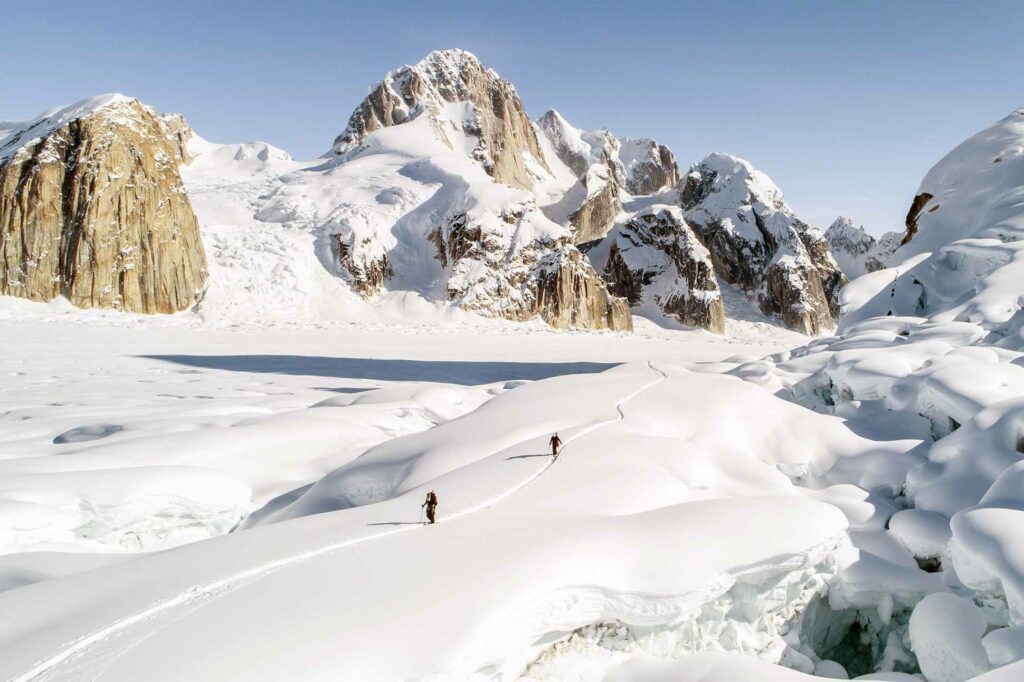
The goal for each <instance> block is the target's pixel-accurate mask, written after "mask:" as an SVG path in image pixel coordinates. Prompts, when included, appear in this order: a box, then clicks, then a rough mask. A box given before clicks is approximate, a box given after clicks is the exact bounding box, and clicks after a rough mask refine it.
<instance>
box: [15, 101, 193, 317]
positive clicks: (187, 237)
mask: <svg viewBox="0 0 1024 682" xmlns="http://www.w3.org/2000/svg"><path fill="white" fill-rule="evenodd" d="M190 134H191V133H190V131H189V129H188V126H187V124H186V123H185V122H184V119H183V118H181V117H180V116H178V117H175V116H170V117H165V118H163V119H161V118H159V117H157V116H156V114H155V112H154V111H153V110H152V109H150V108H149V107H146V106H144V105H142V104H140V103H139V102H138V101H137V100H134V99H129V98H126V97H123V96H120V95H111V96H101V97H98V98H92V99H90V100H84V101H82V102H79V103H77V104H75V105H72V106H70V107H66V108H64V109H61V110H57V111H54V112H50V113H48V114H46V115H44V116H42V117H40V118H39V119H37V120H35V121H32V122H30V123H26V124H24V125H23V126H20V127H16V128H13V129H11V130H10V131H8V134H7V135H6V137H5V138H4V139H3V140H2V142H0V144H2V146H0V293H3V294H7V295H12V296H20V297H23V298H29V299H33V300H38V301H47V300H50V299H52V298H54V297H56V296H59V295H63V296H66V297H67V298H68V299H69V300H70V301H71V303H73V304H74V305H76V306H80V307H100V308H115V309H119V310H125V311H132V312H141V313H171V312H175V311H178V310H183V309H185V308H188V307H189V306H191V305H192V304H193V303H195V302H196V300H197V299H198V297H199V296H200V295H201V293H202V291H203V286H204V283H205V280H206V258H205V254H204V252H203V245H202V242H201V240H200V237H199V228H198V224H197V222H196V217H195V215H194V213H193V212H192V207H191V205H190V203H189V200H188V196H187V195H186V194H185V190H184V188H183V186H182V182H181V178H180V176H179V175H178V163H179V162H181V161H183V160H185V159H186V158H187V152H186V151H185V142H187V140H188V137H189V135H190Z"/></svg>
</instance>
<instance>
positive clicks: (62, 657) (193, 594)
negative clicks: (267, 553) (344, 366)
mask: <svg viewBox="0 0 1024 682" xmlns="http://www.w3.org/2000/svg"><path fill="white" fill-rule="evenodd" d="M647 365H648V367H650V368H651V369H652V370H654V371H655V372H657V373H658V374H659V375H660V376H659V377H658V378H656V379H654V380H653V381H650V382H648V383H646V384H644V385H643V386H641V387H640V388H638V389H637V390H635V391H633V392H632V393H630V394H629V395H627V396H626V397H624V398H622V399H621V400H619V401H618V402H617V403H616V404H615V411H616V412H617V413H618V415H617V416H616V417H614V418H612V419H607V420H605V421H602V422H597V423H596V424H592V425H591V426H588V427H587V428H585V429H583V430H582V431H580V432H578V433H576V434H574V435H572V436H570V437H569V438H567V439H566V440H565V442H564V443H563V444H562V448H561V450H560V451H559V457H561V456H562V454H564V452H565V450H566V449H567V448H568V447H569V446H570V445H571V444H572V442H573V441H575V440H576V439H578V438H582V437H583V436H585V435H587V434H589V433H591V432H593V431H595V430H597V429H600V428H604V427H605V426H609V425H611V424H615V423H618V422H621V421H622V420H624V419H625V418H626V414H625V412H624V411H623V409H622V408H623V406H624V405H625V404H626V403H628V402H629V401H630V400H632V399H633V398H635V397H637V396H638V395H640V394H642V393H643V392H645V391H647V390H648V389H650V388H653V387H654V386H656V385H657V384H660V383H661V382H663V381H665V380H666V379H668V375H667V374H666V373H665V372H664V371H662V370H661V369H659V368H657V367H656V366H655V365H654V363H653V362H650V361H648V363H647ZM556 461H557V460H556V459H554V458H552V459H548V460H547V461H546V462H545V463H544V465H543V466H541V467H540V468H538V469H537V471H535V472H534V473H533V475H531V476H529V477H528V478H526V479H524V480H523V481H521V482H520V483H519V484H518V485H516V486H514V487H512V488H509V489H508V490H506V491H504V492H502V493H500V494H498V495H496V496H495V497H492V498H491V499H489V500H485V501H484V502H481V503H480V504H478V505H475V506H472V507H467V508H465V509H462V510H461V511H458V512H455V513H454V514H451V515H448V516H445V517H444V518H441V519H439V520H438V521H437V523H438V524H440V523H448V522H451V521H456V520H458V519H460V518H463V517H466V516H470V515H473V514H477V513H479V512H481V511H485V510H487V509H490V508H491V507H493V506H494V505H496V504H498V503H500V502H502V501H504V500H507V499H508V498H510V497H512V496H513V495H515V494H516V493H518V492H519V491H520V490H522V489H523V488H525V487H526V486H528V485H529V484H530V483H532V482H533V481H535V480H537V479H538V478H540V477H541V476H542V475H543V474H544V472H546V471H547V470H548V469H550V468H551V466H552V465H554V463H555V462H556ZM419 528H421V526H418V525H417V526H409V527H405V528H397V529H394V530H389V531H383V532H380V533H375V534H373V535H366V536H362V537H358V538H352V539H349V540H345V541H343V542H338V543H334V544H330V545H324V546H322V547H319V548H317V549H314V550H311V551H309V552H304V553H302V554H295V555H292V556H289V557H284V558H282V559H277V560H275V561H271V562H268V563H265V564H260V565H259V566H254V567H253V568H250V569H248V570H245V571H240V572H238V573H234V574H232V575H229V576H225V577H223V578H220V579H219V580H214V581H211V582H208V583H205V584H202V585H195V586H193V587H191V588H189V589H188V590H185V591H184V592H181V593H179V594H178V595H176V596H174V597H171V598H170V599H165V600H163V601H160V602H157V603H156V604H153V605H152V606H150V607H149V608H147V609H144V610H142V611H139V612H137V613H135V614H133V615H131V616H128V617H127V618H123V619H121V620H118V621H115V622H114V623H111V624H110V625H108V626H106V627H104V628H102V629H100V630H97V631H95V632H92V633H90V634H88V635H85V636H83V637H81V638H79V639H77V640H75V641H74V642H71V643H70V644H68V645H66V646H65V647H64V648H63V649H62V650H61V651H59V652H58V653H56V654H54V655H53V656H51V657H49V658H47V659H44V660H42V661H40V662H39V663H37V664H36V665H35V666H34V667H33V668H32V669H30V670H29V671H28V672H26V673H24V674H22V675H20V676H18V677H14V678H11V680H10V682H30V681H31V680H46V679H52V678H53V675H54V674H55V673H59V672H60V671H59V670H55V668H56V667H57V666H60V665H61V664H64V663H69V662H72V661H74V660H75V659H78V658H80V657H81V656H82V655H83V654H85V653H86V652H88V650H89V649H90V647H92V646H94V645H96V644H99V643H101V642H103V641H105V640H107V639H109V638H111V637H115V636H120V635H121V634H122V633H123V632H124V631H126V630H128V629H129V628H131V627H132V626H134V625H137V624H139V623H143V622H146V621H149V620H152V619H154V618H156V617H158V616H159V615H161V614H163V613H164V612H166V611H169V610H171V609H173V608H176V607H179V606H186V605H190V604H193V603H194V602H196V601H198V600H201V599H206V598H211V597H215V596H216V595H217V594H218V593H221V592H223V591H225V590H227V589H229V588H231V587H239V586H241V585H243V584H245V583H247V582H250V581H252V580H257V579H259V578H262V577H264V576H267V575H270V574H272V573H275V572H277V571H279V570H281V569H284V568H287V567H289V566H293V565H295V564H299V563H302V562H304V561H307V560H309V559H313V558H315V557H319V556H323V555H325V554H330V553H333V552H337V551H340V550H343V549H348V548H350V547H354V546H356V545H361V544H364V543H367V542H371V541H374V540H380V539H383V538H385V537H390V536H392V535H397V534H399V533H407V532H409V531H412V530H417V529H419ZM115 658H116V657H115ZM109 664H110V663H108V664H107V665H109ZM107 665H105V666H103V667H104V668H106V667H107Z"/></svg>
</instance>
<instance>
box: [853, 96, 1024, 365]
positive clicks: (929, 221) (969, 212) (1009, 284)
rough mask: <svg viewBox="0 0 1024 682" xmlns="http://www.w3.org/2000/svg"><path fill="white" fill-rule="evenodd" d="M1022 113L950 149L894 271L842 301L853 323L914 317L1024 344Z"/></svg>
mask: <svg viewBox="0 0 1024 682" xmlns="http://www.w3.org/2000/svg"><path fill="white" fill-rule="evenodd" d="M1022 173H1024V109H1020V110H1017V111H1015V112H1013V113H1012V114H1010V115H1009V116H1007V117H1006V118H1004V119H1003V120H1001V121H999V122H998V123H996V124H995V125H993V126H991V127H989V128H987V129H985V130H983V131H981V132H980V133H978V134H977V135H975V136H974V137H972V138H971V139H969V140H967V141H966V142H964V143H963V144H961V145H960V146H959V147H957V148H956V149H954V150H953V151H951V152H950V153H949V154H948V155H946V157H945V158H943V159H942V160H941V161H939V163H937V164H936V165H935V167H934V168H932V169H931V170H930V171H929V172H928V174H927V175H926V176H925V178H924V180H922V181H921V187H920V189H919V190H918V194H917V197H916V198H915V201H914V203H913V206H912V207H911V210H910V213H909V214H908V215H907V234H906V236H905V237H904V240H905V243H904V245H903V246H901V247H900V249H899V250H898V251H897V252H896V254H895V256H894V258H892V259H891V260H890V261H889V263H888V266H889V267H888V268H887V269H885V270H881V271H879V272H877V273H873V274H872V275H870V276H869V277H865V278H863V279H862V281H859V282H858V285H857V286H855V287H851V288H850V289H849V290H848V291H847V292H846V293H845V294H844V296H843V300H844V302H845V303H844V305H845V307H846V309H847V310H848V311H849V313H848V314H847V316H846V320H848V322H847V323H848V324H854V323H856V322H858V321H860V320H863V319H865V318H867V317H871V316H876V315H885V314H887V313H890V312H891V313H892V314H894V315H914V316H921V317H929V318H932V319H934V320H936V321H952V320H956V321H962V322H970V323H975V324H978V325H980V326H981V327H983V328H984V329H985V330H987V331H988V332H989V333H990V334H991V336H990V338H989V341H990V342H993V343H995V342H998V343H999V344H1000V345H1002V346H1005V347H1007V348H1017V349H1019V348H1022V347H1024V339H1022V338H1021V335H1020V332H1021V321H1022V320H1024V315H1022V314H1020V313H1019V312H1018V311H1019V310H1020V308H1021V305H1020V302H1019V301H1018V298H1019V295H1020V286H1019V285H1020V282H1021V281H1024V271H1022V270H1021V267H1022V265H1021V263H1024V260H1022V259H1024V256H1022V253H1024V252H1022V248H1024V246H1022V245H1024V241H1021V234H1022V229H1024V212H1022V211H1021V204H1022V202H1024V189H1022V188H1024V185H1022V184H1021V180H1020V178H1021V177H1022Z"/></svg>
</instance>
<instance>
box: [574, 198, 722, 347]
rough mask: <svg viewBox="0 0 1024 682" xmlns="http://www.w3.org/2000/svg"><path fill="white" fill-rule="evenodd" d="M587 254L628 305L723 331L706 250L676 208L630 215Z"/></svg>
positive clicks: (719, 297) (718, 295)
mask: <svg viewBox="0 0 1024 682" xmlns="http://www.w3.org/2000/svg"><path fill="white" fill-rule="evenodd" d="M588 255H590V257H591V258H592V259H593V260H594V262H595V263H598V264H603V272H604V275H605V278H606V279H607V280H608V286H609V288H610V289H611V290H612V291H613V292H614V293H615V294H616V295H618V296H623V297H625V298H626V299H627V300H628V301H629V303H630V305H632V306H634V307H640V308H649V307H653V308H654V309H655V310H657V311H660V313H661V314H664V315H667V316H670V317H673V318H675V319H677V320H678V321H679V322H681V323H683V324H686V325H691V326H694V327H703V328H704V329H708V330H710V331H713V332H717V333H722V332H724V331H725V308H724V306H723V304H722V293H721V291H719V288H718V281H717V279H716V278H715V270H714V267H713V266H712V264H711V257H710V253H709V252H708V250H707V249H706V248H705V247H704V245H703V244H702V243H701V241H700V239H699V238H698V237H697V235H696V234H695V233H694V231H693V229H692V228H691V227H690V226H689V225H687V224H686V221H685V220H684V219H683V214H682V211H681V210H680V209H679V208H678V207H676V206H667V205H656V206H653V207H651V208H650V209H647V210H645V211H641V212H639V213H637V214H634V215H632V216H631V217H630V218H629V220H627V221H626V222H625V223H623V224H621V225H618V226H616V227H615V229H613V230H612V231H611V232H610V233H609V234H608V237H607V238H606V239H604V240H603V241H602V242H601V244H600V245H599V246H598V247H597V248H596V249H594V250H593V251H591V252H588Z"/></svg>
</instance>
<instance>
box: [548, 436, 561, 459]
mask: <svg viewBox="0 0 1024 682" xmlns="http://www.w3.org/2000/svg"><path fill="white" fill-rule="evenodd" d="M548 442H549V443H551V456H552V457H554V458H555V459H558V448H560V447H562V439H561V438H559V437H558V434H557V433H555V434H554V435H552V436H551V440H550V441H548Z"/></svg>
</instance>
